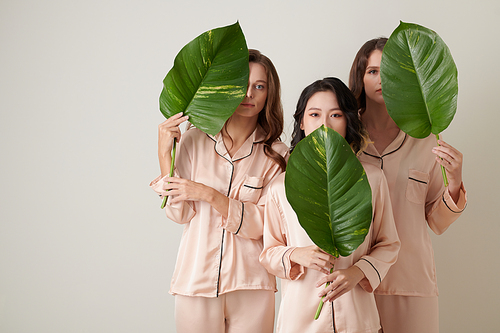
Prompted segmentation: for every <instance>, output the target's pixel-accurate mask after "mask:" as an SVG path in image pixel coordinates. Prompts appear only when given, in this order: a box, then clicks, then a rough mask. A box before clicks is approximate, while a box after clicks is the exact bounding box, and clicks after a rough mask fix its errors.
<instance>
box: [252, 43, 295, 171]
mask: <svg viewBox="0 0 500 333" xmlns="http://www.w3.org/2000/svg"><path fill="white" fill-rule="evenodd" d="M248 51H249V62H253V63H256V64H261V65H262V66H264V68H265V70H266V74H267V87H268V88H267V99H266V104H265V106H264V108H263V109H262V111H261V112H260V113H259V118H258V120H257V123H258V124H259V125H260V127H262V129H263V130H264V132H265V133H266V136H265V138H264V141H263V144H264V153H265V154H266V156H268V157H269V158H271V159H272V160H273V161H274V162H276V163H277V164H278V165H279V166H280V167H281V170H283V171H285V168H286V161H285V159H284V158H283V156H281V155H280V154H278V153H277V152H276V151H275V150H274V149H273V148H272V144H273V143H274V142H275V141H277V140H280V136H281V134H282V133H283V126H284V125H283V122H284V121H283V105H282V104H281V85H280V79H279V77H278V72H277V71H276V68H275V67H274V65H273V63H272V62H271V59H269V58H268V57H266V56H265V55H263V54H262V53H260V51H258V50H254V49H249V50H248Z"/></svg>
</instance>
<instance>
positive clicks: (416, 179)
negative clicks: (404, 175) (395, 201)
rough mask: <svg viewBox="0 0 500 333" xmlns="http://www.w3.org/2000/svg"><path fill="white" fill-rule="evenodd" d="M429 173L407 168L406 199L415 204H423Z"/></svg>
mask: <svg viewBox="0 0 500 333" xmlns="http://www.w3.org/2000/svg"><path fill="white" fill-rule="evenodd" d="M429 178H430V177H429V174H428V173H425V172H421V171H418V170H413V169H410V170H408V185H407V187H406V199H408V200H409V201H411V202H413V203H416V204H419V205H421V204H424V203H425V198H426V196H427V187H428V184H429Z"/></svg>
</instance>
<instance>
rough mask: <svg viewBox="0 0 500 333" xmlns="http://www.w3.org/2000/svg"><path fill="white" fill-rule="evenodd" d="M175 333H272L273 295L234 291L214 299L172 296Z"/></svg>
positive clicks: (271, 293) (254, 291) (268, 291)
mask: <svg viewBox="0 0 500 333" xmlns="http://www.w3.org/2000/svg"><path fill="white" fill-rule="evenodd" d="M175 326H176V327H177V333H200V332H203V333H257V332H258V333H272V332H273V327H274V292H273V291H271V290H238V291H233V292H229V293H227V294H222V295H219V297H216V298H208V297H198V296H194V297H191V296H182V295H175Z"/></svg>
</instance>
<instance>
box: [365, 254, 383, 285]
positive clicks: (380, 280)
mask: <svg viewBox="0 0 500 333" xmlns="http://www.w3.org/2000/svg"><path fill="white" fill-rule="evenodd" d="M360 260H364V261H366V262H367V263H369V264H370V265H371V266H372V267H373V269H374V270H375V272H377V275H378V281H379V282H382V279H381V278H380V274H379V272H378V270H377V269H376V268H375V266H373V264H372V263H371V262H369V261H368V260H366V259H365V258H361V259H360Z"/></svg>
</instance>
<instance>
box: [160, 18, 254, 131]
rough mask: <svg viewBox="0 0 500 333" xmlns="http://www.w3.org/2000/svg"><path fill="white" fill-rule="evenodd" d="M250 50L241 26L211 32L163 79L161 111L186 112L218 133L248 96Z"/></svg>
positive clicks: (202, 127)
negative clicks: (246, 95) (246, 94)
mask: <svg viewBox="0 0 500 333" xmlns="http://www.w3.org/2000/svg"><path fill="white" fill-rule="evenodd" d="M248 75H249V68H248V48H247V45H246V41H245V36H244V35H243V32H242V31H241V28H240V25H239V23H238V22H236V23H235V24H233V25H230V26H226V27H222V28H217V29H213V30H209V31H207V32H205V33H203V34H201V35H200V36H198V37H196V38H195V39H194V40H192V41H191V42H189V44H187V45H186V46H184V47H183V48H182V50H181V51H180V52H179V53H178V54H177V56H176V57H175V61H174V66H173V67H172V69H171V70H170V71H169V72H168V74H167V76H166V77H165V79H164V80H163V90H162V92H161V94H160V111H161V113H163V115H164V116H165V117H166V118H169V117H171V116H172V115H174V114H176V113H179V112H184V114H185V115H188V116H189V121H190V122H191V123H192V124H193V125H195V126H196V127H197V128H198V129H200V130H202V131H203V132H205V133H208V134H212V135H215V134H217V133H218V132H219V131H220V130H221V128H222V126H223V125H224V123H225V122H226V120H227V119H228V118H229V117H230V116H231V115H232V114H233V113H234V111H235V110H236V108H237V107H238V105H239V104H240V103H241V101H242V100H243V98H244V97H245V93H246V89H247V85H248Z"/></svg>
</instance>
